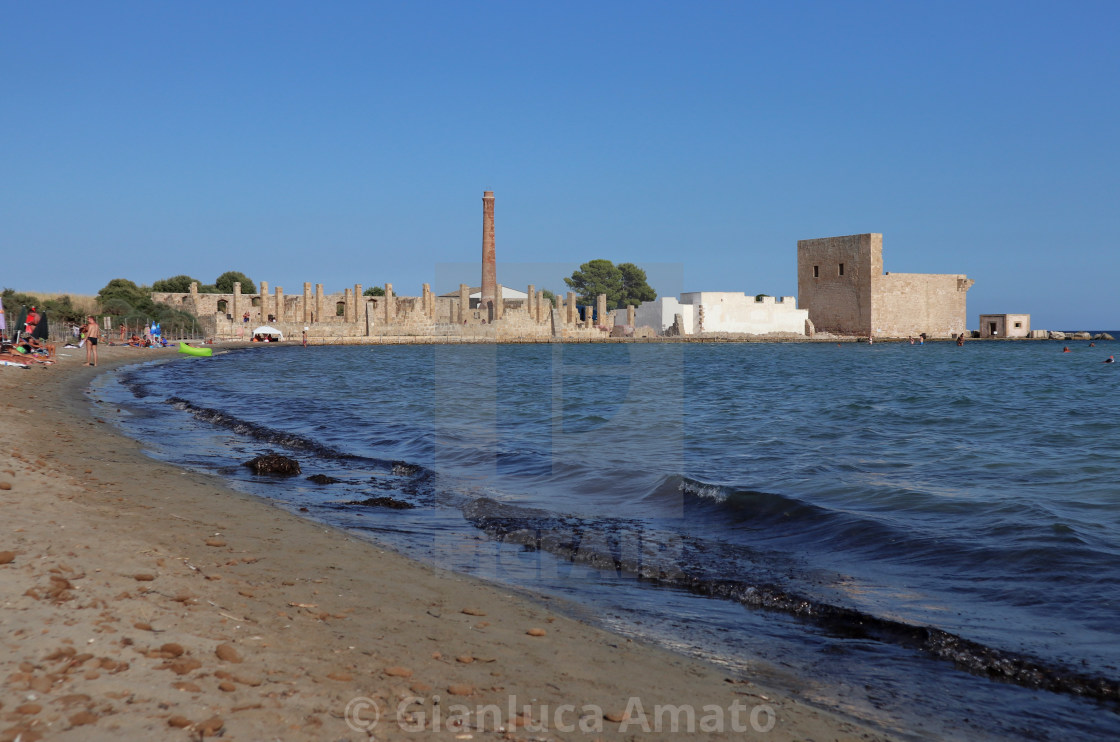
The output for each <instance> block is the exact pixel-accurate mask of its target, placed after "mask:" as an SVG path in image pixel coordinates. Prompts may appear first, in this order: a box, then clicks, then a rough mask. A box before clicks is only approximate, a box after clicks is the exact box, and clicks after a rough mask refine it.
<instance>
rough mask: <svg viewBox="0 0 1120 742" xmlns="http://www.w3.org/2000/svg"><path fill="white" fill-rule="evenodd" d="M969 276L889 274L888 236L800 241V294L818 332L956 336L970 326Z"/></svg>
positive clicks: (798, 246)
mask: <svg viewBox="0 0 1120 742" xmlns="http://www.w3.org/2000/svg"><path fill="white" fill-rule="evenodd" d="M972 284H973V281H972V280H970V279H969V278H968V277H967V276H965V275H964V274H955V273H953V274H935V273H884V272H883V235H881V234H876V233H868V234H857V235H848V236H845V237H826V238H823V239H815V240H800V241H798V243H797V292H798V300H799V302H800V304H801V306H802V307H804V308H805V309H807V310H808V311H809V320H810V322H811V325H812V326H814V327H815V328H816V330H817V331H825V332H831V333H836V334H841V335H857V336H868V335H877V336H883V337H906V336H908V335H918V334H921V333H923V332H924V333H926V334H927V335H929V336H931V337H951V336H953V335H955V334H958V333H961V332H964V330H965V328H966V327H967V321H966V318H967V313H966V307H965V304H966V299H967V295H968V290H969V288H971V287H972Z"/></svg>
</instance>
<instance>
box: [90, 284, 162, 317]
mask: <svg viewBox="0 0 1120 742" xmlns="http://www.w3.org/2000/svg"><path fill="white" fill-rule="evenodd" d="M150 294H151V290H150V289H149V288H148V287H147V286H143V287H142V286H137V285H136V284H135V283H133V282H132V281H130V280H128V279H127V278H114V279H113V280H112V281H109V283H107V284H105V286H104V287H103V288H102V289H101V290H100V291H98V292H97V303H98V304H100V305H101V306H102V307H104V306H105V305H106V303H107V302H109V301H111V300H113V299H117V300H119V301H123V302H124V303H126V304H128V305H129V306H130V307H132V308H133V309H143V308H145V307H147V306H148V305H150V304H151V303H152V298H151V295H150Z"/></svg>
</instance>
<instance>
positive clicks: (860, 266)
mask: <svg viewBox="0 0 1120 742" xmlns="http://www.w3.org/2000/svg"><path fill="white" fill-rule="evenodd" d="M882 255H883V235H881V234H855V235H848V236H845V237H825V238H823V239H815V240H799V241H798V242H797V298H798V301H799V302H800V304H801V306H802V307H803V308H804V309H806V310H808V312H809V319H810V320H812V321H813V324H814V325H815V326H816V328H817V330H823V331H826V332H832V333H836V334H840V335H867V334H868V333H869V332H870V330H871V303H872V301H871V277H872V276H877V275H881V274H882V272H883V257H882Z"/></svg>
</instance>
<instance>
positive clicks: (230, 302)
mask: <svg viewBox="0 0 1120 742" xmlns="http://www.w3.org/2000/svg"><path fill="white" fill-rule="evenodd" d="M192 297H193V298H192ZM363 298H367V299H368V298H370V297H363ZM346 299H347V294H346V292H343V293H338V294H324V295H323V315H325V316H323V317H319V316H315V317H314V319H313V321H314V322H344V321H345V316H337V315H336V311H337V309H336V307H337V306H338V305H340V304H344V303H345V301H346ZM281 300H282V301H283V307H284V311H283V314H282V315H279V314H278V313H277V311H276V295H275V294H273V293H270V294H269V295H267V296H264V297H262V296H261V294H190V293H183V294H179V293H160V292H153V293H152V301H154V302H156V303H158V304H166V305H167V306H171V307H175V308H176V309H185V310H186V311H188V312H192V313H194V314H195V315H197V316H198V317H206V316H209V315H213V314H219V313H220V314H235V309H236V316H237V319H238V320H240V319H241V317H242V315H243V314H244V313H245V312H249V323H250V324H253V326H254V327H256V326H258V325H263V324H268V315H269V314H272V315H274V316H277V317H279V316H283V317H285V318H286V319H291V320H295V319H298V320H299V321H302V319H303V296H302V295H299V294H297V295H295V296H288V295H285V294H281ZM220 307H221V309H220ZM311 312H312V314H313V315H317V314H318V311H317V310H316V309H315V300H314V298H312V300H311ZM254 323H255V324H254Z"/></svg>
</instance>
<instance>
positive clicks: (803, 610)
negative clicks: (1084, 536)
mask: <svg viewBox="0 0 1120 742" xmlns="http://www.w3.org/2000/svg"><path fill="white" fill-rule="evenodd" d="M463 516H464V517H465V518H466V519H467V520H468V521H469V522H470V523H471V524H472V525H474V526H475V527H476V528H479V529H480V530H482V531H484V532H485V533H486V534H487V535H488V536H490V537H491V538H493V539H495V540H497V541H500V542H502V543H507V544H513V545H517V546H521V547H524V548H526V549H530V550H539V551H545V552H548V553H550V554H553V555H555V556H558V557H560V558H562V559H567V560H569V561H571V562H573V563H576V564H584V565H587V566H590V567H593V568H596V569H601V570H613V571H616V572H619V573H624V574H628V575H631V576H634V577H636V578H637V579H639V580H641V581H643V582H647V583H651V584H654V585H658V586H663V587H671V588H676V589H680V590H685V591H687V592H690V593H693V594H696V595H702V596H705V597H714V598H722V599H725V600H732V601H735V602H738V603H740V604H742V605H743V606H746V607H748V608H759V609H764V610H768V611H775V612H780V613H785V614H788V615H791V616H794V617H796V618H798V619H801V620H804V621H808V622H811V623H814V624H816V625H818V626H820V627H821V628H823V629H825V630H827V631H829V632H832V633H834V634H837V635H841V636H844V637H848V638H861V639H872V640H875V641H880V642H884V643H889V644H895V645H899V646H903V647H908V648H911V649H917V650H920V651H922V652H925V653H927V654H928V655H930V656H931V657H934V658H937V659H939V660H945V661H948V662H952V663H953V664H954V665H955V666H956V667H958V668H960V669H963V670H966V671H968V672H970V673H972V674H975V675H981V676H984V677H988V678H991V679H993V680H998V681H1002V682H1007V683H1012V684H1014V685H1019V686H1022V687H1025V688H1032V689H1040V690H1046V691H1050V692H1053V693H1065V694H1069V695H1074V696H1081V697H1085V698H1093V699H1096V700H1098V701H1106V702H1111V703H1116V702H1120V682H1118V681H1116V680H1113V679H1110V678H1106V677H1102V676H1092V675H1086V674H1082V673H1077V672H1074V671H1072V670H1070V669H1069V668H1066V667H1062V666H1060V665H1058V664H1055V663H1048V662H1046V661H1045V660H1042V659H1039V658H1036V657H1032V656H1030V655H1027V654H1024V653H1019V652H1011V651H1005V650H1000V649H995V648H993V647H988V646H985V645H983V644H981V643H979V642H976V641H972V640H970V639H965V638H964V637H961V636H959V635H957V634H953V633H950V632H948V631H944V630H942V629H938V628H935V627H932V626H921V625H916V624H910V623H905V622H903V621H897V620H893V619H887V618H881V617H879V616H874V615H871V614H868V613H864V612H862V611H858V610H855V609H853V608H845V607H843V606H838V605H832V604H830V603H824V602H817V601H814V600H812V599H810V598H807V597H804V596H801V595H797V594H796V593H791V592H788V591H786V590H784V589H782V588H781V587H779V586H777V585H774V584H771V583H764V582H756V583H752V582H748V581H745V580H735V579H724V578H715V577H709V576H705V575H701V574H689V573H688V572H686V571H684V570H682V568H681V566H680V565H679V564H678V563H675V562H674V563H667V562H664V561H662V560H658V559H657V558H656V555H652V554H650V553H648V552H643V553H642V555H641V557H638V558H631V557H624V556H623V555H622V551H623V549H622V546H621V544H620V543H619V542H618V541H617V539H616V540H615V541H614V548H607V549H604V548H602V542H601V541H598V538H601V537H602V534H601V533H598V532H596V534H595V536H596V539H592V541H593V543H591V544H590V545H588V544H586V543H584V542H583V541H582V539H581V536H582V535H583V531H587V532H590V530H591V529H583V531H581V529H579V528H578V527H576V528H575V529H573V528H572V527H571V525H570V521H571V520H572V519H558V518H557V517H556V516H555V515H554V514H552V513H548V512H546V511H543V510H538V509H534V508H525V507H519V506H514V505H506V504H503V503H499V502H497V501H495V500H491V499H489V498H479V499H477V500H474V501H472V502H470V503H468V504H467V505H465V506H464V507H463ZM560 523H563V524H565V526H566V527H564V528H559V527H558V525H559V524H560ZM607 538H608V539H610V538H611V536H610V534H608V535H607Z"/></svg>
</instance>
